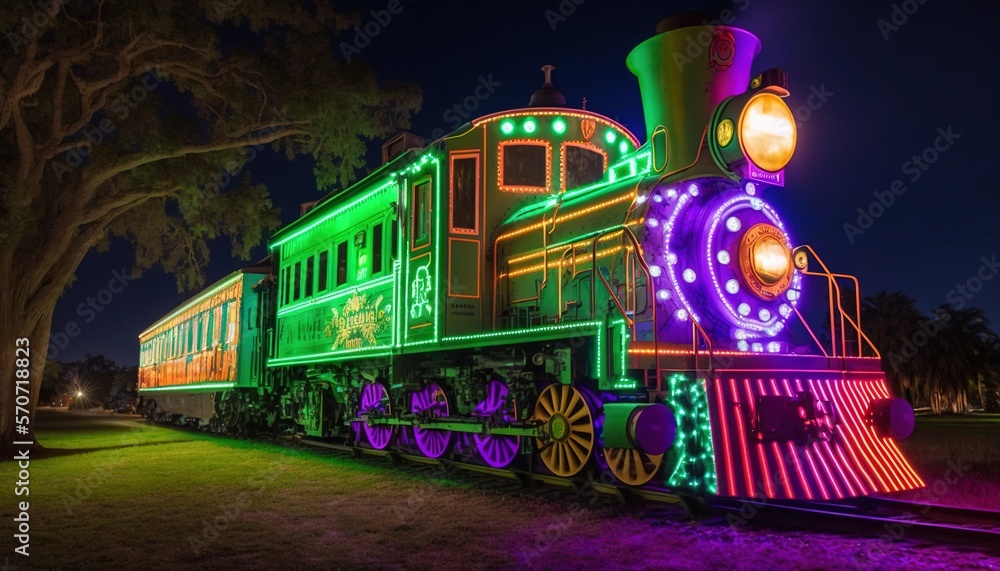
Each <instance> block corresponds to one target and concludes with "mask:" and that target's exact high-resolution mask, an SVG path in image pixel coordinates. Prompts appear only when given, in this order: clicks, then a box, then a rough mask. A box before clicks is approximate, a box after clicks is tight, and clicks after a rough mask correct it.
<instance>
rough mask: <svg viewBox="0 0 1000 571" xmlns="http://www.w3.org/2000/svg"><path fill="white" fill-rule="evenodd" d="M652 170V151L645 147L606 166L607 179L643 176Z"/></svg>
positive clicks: (612, 180)
mask: <svg viewBox="0 0 1000 571" xmlns="http://www.w3.org/2000/svg"><path fill="white" fill-rule="evenodd" d="M651 170H652V153H651V152H650V151H649V150H646V149H645V147H643V148H642V149H637V150H636V152H635V153H633V154H631V155H628V156H626V157H624V158H622V159H621V160H620V161H618V162H617V163H615V164H613V165H611V166H610V167H608V181H609V182H616V181H617V180H621V179H626V178H632V177H635V176H645V175H647V174H649V172H650V171H651Z"/></svg>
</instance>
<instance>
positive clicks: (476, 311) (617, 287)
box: [139, 16, 924, 499]
mask: <svg viewBox="0 0 1000 571" xmlns="http://www.w3.org/2000/svg"><path fill="white" fill-rule="evenodd" d="M692 42H693V43H694V44H695V45H700V46H702V47H704V49H703V50H701V53H699V54H698V55H697V56H696V57H691V56H692V51H691V50H687V49H686V48H687V47H688V46H689V45H691V44H692ZM759 50H760V42H759V41H758V39H757V38H756V37H755V36H753V35H752V34H750V33H748V32H746V31H744V30H741V29H737V28H734V27H729V26H722V25H704V24H703V23H702V22H701V21H700V20H698V19H692V18H691V17H688V16H678V17H674V18H669V19H667V20H664V21H663V22H661V23H660V25H659V26H658V28H657V34H656V35H655V36H654V37H652V38H650V39H649V40H647V41H645V42H643V43H642V44H640V45H639V46H638V47H636V48H635V49H634V50H633V51H632V52H631V53H630V54H629V56H628V59H627V65H628V68H629V69H630V70H631V71H632V72H633V73H634V74H635V75H636V76H637V78H638V81H639V88H640V91H641V94H642V99H643V111H644V115H645V123H646V133H645V143H640V140H639V139H638V138H637V137H636V136H635V135H634V134H632V133H630V132H629V131H628V130H627V129H626V128H624V127H623V126H622V125H620V124H618V123H616V122H615V121H613V120H611V119H609V118H607V117H605V116H602V115H600V114H598V113H595V112H593V111H590V110H586V109H575V108H571V107H569V106H567V104H566V99H565V98H564V97H563V96H562V94H560V93H559V91H558V90H556V89H555V87H554V86H553V85H552V82H551V77H550V75H549V74H550V72H551V70H552V68H551V67H549V66H546V67H545V68H543V70H545V73H546V80H545V83H544V85H543V87H542V88H541V89H539V90H538V91H537V92H535V93H534V94H533V95H532V97H531V100H530V103H529V104H528V106H527V107H525V108H522V109H513V110H507V111H501V112H497V113H493V114H490V115H486V116H483V117H480V118H478V119H475V120H473V121H471V122H470V123H467V124H466V125H464V126H462V127H460V128H459V129H457V130H456V131H454V132H452V133H450V134H448V135H446V136H444V137H443V138H441V139H438V140H436V141H433V142H430V143H429V144H426V145H425V144H424V142H423V140H422V139H420V138H417V137H415V136H413V135H410V134H406V133H404V134H401V135H399V136H397V137H395V138H393V139H392V140H390V141H389V142H387V143H386V145H385V146H384V148H383V158H384V164H383V165H382V166H381V167H379V168H378V169H377V170H375V171H374V172H372V173H371V174H370V175H368V176H367V177H365V178H364V179H363V180H360V181H358V182H357V183H355V184H353V185H351V186H350V187H348V188H344V189H343V190H341V191H339V192H334V193H332V194H330V195H328V196H327V197H326V198H324V199H322V200H320V201H319V202H318V203H316V204H315V205H313V206H312V208H311V209H309V210H308V211H307V212H305V213H303V215H302V216H301V217H300V218H299V219H297V220H296V221H294V222H293V223H291V224H290V225H288V226H287V227H285V228H283V229H281V230H280V231H278V232H277V233H276V234H274V235H273V236H272V237H271V239H270V243H269V249H270V256H269V259H267V260H265V262H264V263H262V264H260V265H257V266H253V267H248V268H244V269H242V270H240V271H238V272H236V273H234V274H232V275H231V276H229V277H227V278H225V279H224V280H222V281H220V282H219V283H217V284H215V285H213V286H211V287H209V288H208V289H207V290H205V291H204V292H203V293H201V294H200V295H198V296H196V297H195V298H193V299H191V300H190V301H189V302H187V303H185V304H183V305H182V306H181V307H179V308H177V309H176V310H174V311H173V312H171V313H170V314H169V315H167V316H165V317H163V318H162V319H160V320H159V321H157V322H156V323H155V324H153V325H152V326H151V327H149V328H148V329H147V330H146V331H144V332H143V333H142V334H141V335H140V336H139V341H140V352H141V365H140V393H141V395H142V396H143V397H144V398H145V399H146V400H147V401H148V402H155V404H156V406H157V407H158V408H159V410H160V411H161V413H163V414H166V413H170V414H175V415H184V416H185V417H187V418H189V419H198V421H200V422H203V423H205V424H207V425H209V426H211V427H213V428H214V429H217V430H226V431H243V430H250V429H270V430H283V431H296V432H298V433H305V434H307V435H309V436H310V437H313V438H317V439H330V440H334V441H339V442H343V443H347V444H349V445H353V446H359V447H370V448H375V449H400V450H406V451H409V452H411V453H416V454H421V455H424V456H427V457H430V458H448V457H455V456H456V455H458V454H462V455H464V456H465V457H467V458H471V459H472V460H471V461H474V462H479V463H481V464H483V465H486V466H490V467H493V468H498V469H515V468H516V469H521V470H533V471H538V472H544V473H549V474H553V475H555V476H558V477H563V478H575V479H584V478H594V477H595V474H601V473H603V474H607V473H610V474H612V475H613V477H614V478H615V479H617V480H618V481H620V482H621V483H623V484H625V485H630V486H656V487H661V488H662V487H666V488H670V489H674V490H683V491H686V492H689V493H695V494H718V495H721V496H729V497H766V498H779V499H838V498H845V497H852V496H862V495H867V494H873V493H881V492H892V491H899V490H907V489H913V488H917V487H921V486H923V485H924V482H923V480H922V479H921V478H920V476H919V475H918V474H917V473H916V471H915V470H914V469H913V467H912V466H911V465H910V463H909V462H908V461H907V459H906V458H905V457H904V455H903V454H902V453H901V451H900V449H899V447H898V445H897V440H898V439H900V438H905V437H906V436H907V435H908V434H909V432H910V431H911V430H912V428H913V412H912V409H910V408H909V405H908V404H907V403H906V402H905V401H903V400H901V399H895V398H893V397H892V395H891V394H890V391H889V388H888V386H887V383H886V379H885V375H884V373H883V371H882V370H881V365H880V363H881V361H880V358H879V355H878V351H877V349H876V348H875V347H874V346H873V345H872V344H871V343H870V341H869V340H868V338H867V337H866V336H865V335H864V333H863V331H862V329H861V327H860V325H861V324H860V318H859V315H860V312H859V311H857V305H856V304H857V302H858V301H857V297H855V298H853V300H852V301H853V302H854V304H855V305H853V306H852V307H848V308H844V307H843V304H844V303H845V300H847V299H848V298H850V296H849V295H848V293H849V292H857V291H858V289H857V287H856V285H857V284H856V280H854V279H853V278H852V277H851V276H848V275H845V274H839V273H833V272H832V271H831V270H830V269H828V268H827V266H826V265H825V264H824V263H823V262H822V260H821V259H820V258H819V257H818V255H817V254H816V252H815V251H814V250H813V249H812V248H810V247H809V246H807V245H798V246H796V245H795V243H794V242H793V240H792V238H791V237H790V234H789V231H788V230H787V229H786V226H785V223H784V221H783V220H782V219H781V217H780V215H779V213H778V211H777V210H776V209H775V208H773V207H772V206H771V205H770V204H769V203H768V202H767V200H766V199H765V195H766V194H767V193H768V192H776V191H777V190H776V189H777V188H779V187H782V186H783V185H784V182H785V180H784V170H783V169H784V167H785V166H786V165H787V164H788V162H789V161H790V160H791V158H792V155H793V153H794V149H795V145H796V127H795V121H794V118H793V115H792V113H791V111H790V110H789V107H788V106H787V105H786V104H785V102H784V98H785V97H786V96H788V95H789V93H788V90H787V87H786V86H787V81H786V75H785V73H784V72H782V71H781V70H776V69H772V70H767V71H764V72H763V73H761V74H759V75H756V76H752V75H751V73H750V70H751V64H752V63H753V60H754V58H755V57H756V55H757V53H758V52H759ZM678 53H684V54H685V55H686V56H688V57H685V58H683V59H682V60H678V59H677V58H675V57H673V55H674V54H678ZM845 282H846V283H848V285H851V286H852V287H851V288H850V289H846V288H845V289H844V290H842V289H841V285H842V284H843V283H845ZM807 283H809V284H812V285H811V286H810V288H809V289H808V290H807V289H806V284H807ZM807 291H808V292H809V293H810V294H812V293H814V292H815V293H817V294H819V295H822V294H824V292H825V293H826V295H827V296H828V297H829V308H830V309H829V323H828V325H829V334H828V335H827V334H826V332H825V331H824V333H823V334H817V333H816V331H815V330H814V329H813V328H811V327H810V326H809V324H808V323H807V320H806V319H805V318H804V316H803V315H802V313H801V312H800V310H799V307H798V306H799V302H800V295H803V294H805V293H806V292H807ZM855 295H859V294H855ZM847 304H848V305H851V302H850V301H848V302H847ZM824 329H825V326H824ZM802 338H804V339H806V340H807V341H808V345H800V344H799V342H798V341H797V340H798V339H802Z"/></svg>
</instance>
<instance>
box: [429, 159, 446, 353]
mask: <svg viewBox="0 0 1000 571" xmlns="http://www.w3.org/2000/svg"><path fill="white" fill-rule="evenodd" d="M434 166H435V172H434V186H435V187H436V190H437V197H436V198H437V201H436V204H437V215H438V221H437V229H436V234H437V243H435V244H434V251H435V256H436V257H437V259H436V260H434V283H433V290H432V292H433V293H434V301H435V303H434V339H440V335H441V333H440V330H441V314H442V313H444V312H443V311H441V309H442V307H443V306H444V304H443V303H442V300H443V298H444V296H443V292H442V290H441V284H443V283H445V280H444V276H443V275H442V271H441V249H442V248H443V247H444V245H443V244H442V243H441V228H442V227H443V226H444V221H443V218H444V209H443V208H441V194H442V193H441V162H440V161H439V160H438V159H437V157H435V158H434Z"/></svg>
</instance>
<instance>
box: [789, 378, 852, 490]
mask: <svg viewBox="0 0 1000 571" xmlns="http://www.w3.org/2000/svg"><path fill="white" fill-rule="evenodd" d="M796 382H798V381H796ZM806 384H807V385H809V389H810V390H812V392H813V393H814V394H817V395H819V394H820V391H819V389H817V388H816V385H815V384H814V383H813V380H812V379H806ZM820 398H822V399H823V400H824V401H825V400H828V399H826V398H825V397H820ZM831 412H832V411H827V413H828V414H829V413H831ZM831 428H832V429H836V427H835V426H832V425H831ZM823 450H824V451H826V454H827V456H829V457H830V463H831V464H833V467H834V468H836V469H837V472H838V473H839V474H840V479H841V480H842V481H843V482H844V487H845V488H847V495H850V496H854V495H857V492H856V491H855V490H854V486H852V485H851V481H850V479H848V477H847V475H846V474H844V469H843V468H842V467H841V466H840V462H838V461H837V456H836V454H834V452H833V446H831V445H830V443H829V442H824V443H823ZM820 457H821V458H822V456H820ZM845 463H846V462H845ZM825 464H826V462H824V465H825ZM847 467H848V469H850V467H851V466H850V465H848V466H847ZM827 471H829V467H827ZM854 477H855V478H857V476H854ZM834 486H835V487H836V488H837V492H838V493H840V492H841V490H840V487H839V486H836V484H834ZM863 489H864V488H862V490H863ZM840 497H844V495H843V494H841V496H840Z"/></svg>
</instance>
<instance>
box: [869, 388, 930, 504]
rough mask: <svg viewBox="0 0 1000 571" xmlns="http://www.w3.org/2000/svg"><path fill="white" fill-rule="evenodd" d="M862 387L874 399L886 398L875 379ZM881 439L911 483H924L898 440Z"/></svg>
mask: <svg viewBox="0 0 1000 571" xmlns="http://www.w3.org/2000/svg"><path fill="white" fill-rule="evenodd" d="M862 388H863V389H864V390H865V391H866V392H867V394H868V396H869V398H871V399H872V400H874V399H877V398H884V397H880V395H879V391H878V390H877V389H876V383H875V382H873V381H866V382H865V383H863V384H862ZM879 440H880V441H881V442H882V444H883V445H884V446H885V447H886V448H887V449H888V452H889V456H890V457H891V458H893V459H895V461H896V464H897V465H898V466H900V468H901V470H902V472H903V474H904V475H906V476H907V479H908V480H909V482H910V484H911V485H914V486H917V487H920V486H922V485H924V483H923V480H922V479H921V478H920V476H919V475H918V474H917V472H916V471H915V470H914V469H913V466H911V465H910V463H909V462H908V461H907V460H906V457H905V456H903V452H902V451H901V450H900V449H899V446H897V444H896V441H895V440H894V439H891V438H886V439H881V438H880V439H879Z"/></svg>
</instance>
